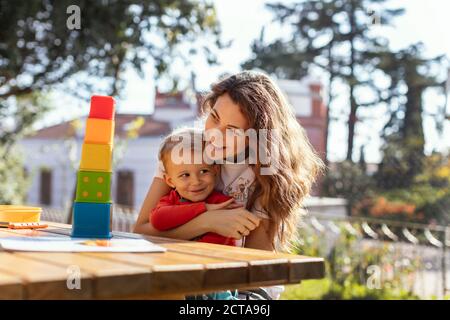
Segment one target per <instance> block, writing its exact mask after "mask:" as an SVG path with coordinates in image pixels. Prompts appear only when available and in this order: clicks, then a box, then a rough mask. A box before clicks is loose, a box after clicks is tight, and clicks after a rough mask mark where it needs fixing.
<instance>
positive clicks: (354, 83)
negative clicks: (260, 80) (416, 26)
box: [243, 0, 403, 161]
mask: <svg viewBox="0 0 450 320" xmlns="http://www.w3.org/2000/svg"><path fill="white" fill-rule="evenodd" d="M384 2H385V0H337V1H335V0H328V1H319V0H308V1H299V2H298V3H295V4H289V5H285V4H271V5H268V8H269V9H270V10H272V11H273V13H274V15H275V19H274V20H275V21H277V22H279V23H280V24H282V25H290V26H291V27H292V32H291V36H290V38H289V39H277V40H275V41H274V42H272V43H270V44H266V43H264V39H263V35H264V33H263V32H262V33H261V37H260V39H259V40H257V41H255V42H254V43H253V45H252V51H253V55H254V56H253V57H252V58H251V59H250V60H248V61H247V62H245V63H244V64H243V67H244V68H261V69H264V70H266V71H267V72H270V73H274V74H276V75H277V76H279V77H281V78H290V79H300V78H302V77H304V76H305V75H306V74H308V73H309V72H310V71H311V69H313V68H316V69H317V68H319V69H320V70H322V71H324V72H325V73H326V74H327V75H328V78H329V88H330V92H329V99H328V100H329V106H331V105H332V100H333V93H332V91H331V88H332V86H333V84H334V83H335V82H336V81H342V82H343V83H345V84H346V85H347V87H348V89H349V101H348V102H349V103H348V104H349V109H350V111H349V114H348V120H347V123H348V138H347V156H346V159H347V160H349V161H351V160H352V154H353V149H354V135H355V125H356V121H357V110H358V108H359V107H361V106H371V105H374V104H376V103H377V102H378V99H374V100H370V101H368V100H363V99H362V98H361V96H362V95H359V94H358V93H359V90H361V89H363V88H372V89H373V88H374V86H375V85H374V84H373V79H372V77H371V74H372V72H373V70H374V61H375V59H376V55H377V52H379V51H385V50H386V48H387V45H388V42H387V40H385V39H384V38H382V37H380V36H374V35H373V34H371V33H370V29H371V27H372V25H373V23H374V19H375V20H376V22H377V23H380V24H384V25H387V24H389V23H390V22H391V20H392V19H393V18H394V17H396V16H398V15H400V14H402V13H403V10H402V9H394V10H391V9H380V10H379V11H377V12H375V11H374V10H372V8H371V6H374V5H378V6H380V5H382V4H383V3H384ZM328 109H329V108H328ZM327 118H328V120H327V121H329V118H330V117H329V116H328V117H327ZM327 127H328V124H327Z"/></svg>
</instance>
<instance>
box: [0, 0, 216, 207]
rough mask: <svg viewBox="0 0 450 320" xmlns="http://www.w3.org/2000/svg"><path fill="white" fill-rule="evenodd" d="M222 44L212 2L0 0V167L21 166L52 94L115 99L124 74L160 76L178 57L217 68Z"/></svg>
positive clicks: (5, 181) (10, 183)
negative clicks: (16, 153) (19, 147)
mask: <svg viewBox="0 0 450 320" xmlns="http://www.w3.org/2000/svg"><path fill="white" fill-rule="evenodd" d="M69 7H70V8H73V7H76V8H79V13H80V17H79V18H80V19H79V20H80V26H79V27H80V28H78V27H77V26H76V24H74V27H75V28H71V27H72V22H73V21H71V20H72V18H73V16H72V15H73V14H76V13H77V10H75V11H72V10H68V9H70V8H69ZM69 27H70V28H69ZM200 40H203V41H200ZM222 46H223V44H222V42H221V40H220V27H219V25H218V22H217V19H216V14H215V9H214V7H213V5H212V4H210V3H209V2H208V1H207V0H205V1H197V0H183V1H180V0H142V1H139V2H135V1H131V0H123V1H116V0H102V1H87V0H80V1H77V2H76V5H75V6H74V5H73V1H69V0H58V1H56V0H41V1H25V0H17V1H8V0H0V162H2V161H3V162H4V163H5V164H9V165H11V166H15V165H16V164H18V163H19V161H9V160H8V159H7V157H12V155H11V154H10V151H13V150H15V148H13V147H14V144H15V143H16V142H17V141H18V140H19V139H20V138H21V137H22V136H23V135H24V134H25V133H26V131H27V130H28V129H29V128H30V127H31V125H32V124H33V123H34V122H35V121H36V120H37V119H38V118H39V117H41V116H42V115H43V114H44V112H45V111H46V109H47V104H46V103H43V102H42V100H41V99H38V98H39V97H45V96H47V94H48V93H49V92H50V91H51V90H56V89H57V90H60V91H64V92H65V93H68V94H72V95H75V96H77V97H80V98H83V99H86V100H87V99H88V98H89V96H90V95H92V93H93V92H96V93H103V94H108V95H118V94H119V93H120V91H121V89H122V87H123V84H124V80H125V79H123V71H124V70H126V69H129V68H134V69H135V70H136V71H137V72H138V73H139V74H140V75H142V74H143V66H144V64H145V63H146V62H153V65H154V69H155V73H156V75H162V74H164V73H168V72H170V65H171V64H172V63H173V61H174V60H175V59H178V58H181V59H184V60H188V59H189V57H192V56H193V55H197V54H201V55H204V56H206V61H207V62H208V63H210V64H214V63H216V60H215V55H214V53H213V50H212V49H213V48H214V47H218V48H221V47H222ZM59 107H60V108H63V107H66V106H59ZM2 170H5V171H4V172H5V173H7V172H8V171H10V172H13V171H14V170H15V167H14V168H13V167H2ZM21 170H22V168H21ZM0 176H5V177H12V176H11V175H6V174H5V175H4V174H3V172H0ZM1 184H3V185H5V186H6V188H8V186H9V185H12V181H9V180H1ZM5 194H6V193H5ZM2 201H4V200H2Z"/></svg>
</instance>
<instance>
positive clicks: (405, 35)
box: [42, 0, 450, 162]
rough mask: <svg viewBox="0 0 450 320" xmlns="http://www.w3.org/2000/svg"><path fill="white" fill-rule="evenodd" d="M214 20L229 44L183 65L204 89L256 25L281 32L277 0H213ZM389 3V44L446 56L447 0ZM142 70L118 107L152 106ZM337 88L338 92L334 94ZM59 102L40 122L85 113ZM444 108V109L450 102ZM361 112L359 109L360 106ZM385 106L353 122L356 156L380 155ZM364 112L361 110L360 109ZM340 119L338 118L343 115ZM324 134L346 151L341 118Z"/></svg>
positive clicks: (335, 152)
mask: <svg viewBox="0 0 450 320" xmlns="http://www.w3.org/2000/svg"><path fill="white" fill-rule="evenodd" d="M213 2H214V5H215V6H216V11H217V16H218V20H219V22H220V24H221V28H222V38H223V39H224V40H225V41H227V40H232V45H231V47H230V48H228V49H225V50H223V51H221V52H220V53H219V54H218V61H219V62H220V65H219V66H208V65H207V64H206V63H205V62H204V61H203V60H202V59H194V60H193V61H192V65H191V66H190V67H189V68H192V69H193V70H195V72H196V74H197V75H198V76H197V79H196V86H197V89H199V90H207V89H208V88H209V86H210V84H211V83H213V82H214V81H216V80H217V78H218V77H219V76H220V75H221V74H223V73H235V72H239V71H240V70H241V68H240V64H241V63H242V62H244V61H245V60H247V59H248V58H249V57H250V55H251V51H250V44H251V43H252V41H253V40H254V39H256V38H258V37H259V35H260V31H261V28H262V27H263V26H266V30H265V37H266V40H267V41H270V40H271V39H275V38H277V37H279V36H281V35H283V29H282V28H281V27H279V26H277V25H274V24H270V21H271V19H272V15H271V13H270V12H269V11H268V10H267V9H266V8H265V5H264V4H265V3H273V2H278V1H261V0H245V1H242V0H215V1H213ZM280 2H284V3H291V2H295V1H293V0H285V1H280ZM388 3H389V6H391V7H393V8H395V7H403V8H405V10H406V12H405V14H404V15H403V16H400V17H398V18H396V19H395V22H394V26H393V27H388V28H384V29H381V30H380V31H379V32H383V34H385V35H386V36H387V37H388V38H389V40H390V43H391V46H392V48H394V49H400V48H404V47H406V46H408V45H409V44H412V43H416V42H419V41H421V42H423V43H424V46H425V48H426V51H425V52H426V55H427V56H430V57H433V56H437V55H441V54H446V55H447V56H448V57H449V58H450V36H449V34H448V32H449V31H450V19H449V18H448V13H449V12H450V1H445V0H427V1H423V0H403V1H401V0H392V1H389V2H388ZM189 68H186V67H185V66H183V65H181V64H175V65H174V66H173V69H174V70H175V72H176V73H178V74H180V76H181V77H182V78H185V79H186V80H188V78H189V72H188V71H189V70H190V69H189ZM144 72H145V74H146V76H145V78H144V79H141V78H140V77H139V76H137V74H136V73H135V72H133V71H132V70H128V71H127V72H126V75H125V79H126V81H127V85H126V87H125V90H124V93H123V95H122V96H121V97H120V99H119V100H118V103H117V105H118V111H120V112H124V113H134V112H136V113H151V112H152V111H153V99H154V86H155V81H154V74H153V73H152V66H151V65H150V64H148V65H146V66H145V68H144ZM158 84H159V85H160V86H161V87H162V88H164V87H165V86H168V83H167V82H164V80H163V81H159V82H158ZM339 95H340V92H338V96H339ZM341 98H342V101H344V102H342V110H340V111H339V99H338V100H337V102H336V110H337V112H338V113H339V112H340V113H345V112H346V110H347V109H345V92H342V94H341ZM58 99H59V101H60V102H64V103H65V104H66V105H72V106H74V107H73V108H71V109H70V110H69V111H68V110H65V111H64V113H62V112H54V113H52V114H50V115H49V116H48V117H47V118H46V119H45V120H44V121H43V122H42V124H46V125H48V124H51V123H57V122H61V121H62V120H68V119H72V118H74V117H77V116H80V115H83V114H85V113H87V111H86V110H87V108H85V104H86V103H85V102H79V101H74V100H73V99H72V98H70V97H67V96H64V95H59V96H58ZM442 104H443V99H441V98H440V97H439V96H437V95H435V94H432V93H430V94H427V95H426V96H425V107H426V108H427V109H428V110H430V112H433V110H434V109H435V107H436V106H437V105H442ZM447 110H449V113H450V106H448V108H447ZM363 114H364V112H363ZM385 114H386V112H385V110H383V109H382V108H380V109H379V110H371V111H370V114H369V115H368V116H370V117H373V118H374V119H377V120H376V121H369V122H368V123H364V124H360V125H358V126H357V128H356V135H357V137H356V140H355V143H356V148H355V150H356V152H355V157H356V158H358V150H359V146H360V145H362V144H364V145H365V152H366V155H365V156H366V160H367V161H369V162H378V161H379V160H380V153H379V147H380V145H381V141H380V139H379V131H380V129H381V128H382V126H383V125H384V120H383V119H384V117H385ZM365 115H367V112H366V114H365ZM343 119H344V118H343ZM448 122H449V121H447V124H446V128H445V131H444V136H447V137H450V128H449V123H448ZM424 127H425V134H426V151H427V152H430V151H431V150H433V149H437V150H448V148H450V139H449V138H447V139H446V140H447V141H445V140H444V139H443V138H442V137H439V136H438V135H437V134H436V130H434V126H433V122H432V121H431V119H430V118H429V117H426V118H425V120H424ZM330 130H331V134H330V140H329V145H330V154H329V158H330V160H332V161H338V160H342V159H343V158H345V152H346V135H347V132H346V126H345V123H342V122H340V123H334V124H332V125H331V128H330Z"/></svg>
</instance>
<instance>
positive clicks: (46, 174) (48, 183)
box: [39, 169, 52, 206]
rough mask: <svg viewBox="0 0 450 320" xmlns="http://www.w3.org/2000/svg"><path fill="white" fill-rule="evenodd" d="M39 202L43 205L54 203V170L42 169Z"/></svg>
mask: <svg viewBox="0 0 450 320" xmlns="http://www.w3.org/2000/svg"><path fill="white" fill-rule="evenodd" d="M39 191H40V192H39V202H40V203H41V204H43V205H47V206H49V205H51V204H52V171H51V170H50V169H41V184H40V190H39Z"/></svg>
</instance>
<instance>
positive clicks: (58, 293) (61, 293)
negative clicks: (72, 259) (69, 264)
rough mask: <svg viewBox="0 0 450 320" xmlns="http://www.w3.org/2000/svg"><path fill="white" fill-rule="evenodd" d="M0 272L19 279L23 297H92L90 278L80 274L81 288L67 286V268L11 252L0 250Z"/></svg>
mask: <svg viewBox="0 0 450 320" xmlns="http://www.w3.org/2000/svg"><path fill="white" fill-rule="evenodd" d="M0 261H1V263H0V272H4V273H8V274H11V275H13V276H16V277H18V278H20V279H21V281H22V283H23V284H24V289H25V290H24V293H23V295H24V298H25V299H88V298H91V297H92V291H93V290H92V278H91V276H90V275H87V274H82V275H81V280H80V283H81V289H80V290H78V289H73V290H69V289H68V288H67V279H68V272H67V268H63V267H60V266H56V265H54V264H51V263H46V262H41V261H35V260H33V259H28V258H25V257H22V256H19V255H16V254H13V253H8V252H0Z"/></svg>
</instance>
